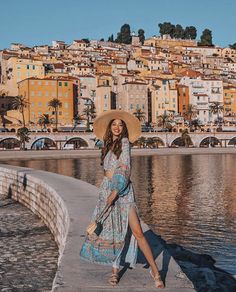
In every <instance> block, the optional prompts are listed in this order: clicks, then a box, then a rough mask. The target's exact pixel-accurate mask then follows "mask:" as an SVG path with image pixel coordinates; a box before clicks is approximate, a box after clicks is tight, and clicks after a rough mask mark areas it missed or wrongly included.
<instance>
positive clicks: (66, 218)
mask: <svg viewBox="0 0 236 292" xmlns="http://www.w3.org/2000/svg"><path fill="white" fill-rule="evenodd" d="M0 192H1V193H2V194H4V195H5V196H9V197H12V198H13V199H15V200H16V201H18V202H20V203H22V204H23V205H25V206H27V207H28V208H29V209H30V210H32V211H33V212H34V213H35V214H37V215H38V216H39V217H40V218H41V219H42V220H43V222H44V223H45V224H46V225H47V226H48V228H49V229H50V231H51V232H52V234H53V236H54V238H55V241H56V243H57V245H58V249H59V259H58V270H57V273H56V275H55V278H54V282H53V284H52V290H53V291H59V292H61V291H66V292H70V291H86V292H87V291H110V290H111V287H110V286H109V284H108V283H107V278H108V277H109V275H110V272H111V267H104V266H98V265H92V264H90V263H85V262H83V261H82V260H81V259H80V258H79V251H80V249H81V246H82V244H83V241H84V237H85V229H86V226H87V225H88V223H89V220H90V217H91V213H92V211H93V208H94V207H95V204H96V199H97V195H98V189H97V188H96V187H95V186H92V185H90V184H88V183H86V182H83V181H80V180H77V179H74V178H71V177H67V176H62V175H57V174H54V173H49V172H44V171H37V170H32V169H27V168H21V167H15V166H6V165H0ZM145 232H147V233H148V232H149V231H148V228H147V226H146V227H145ZM154 248H155V251H156V254H157V257H156V258H157V262H158V265H159V267H160V268H162V270H165V279H166V283H167V288H170V289H171V290H169V291H192V289H191V288H192V285H191V283H190V282H189V281H188V279H187V278H186V277H185V275H184V274H183V273H182V272H181V269H180V267H179V266H178V265H177V264H176V262H175V261H174V259H173V258H172V257H171V256H170V255H168V252H167V251H166V250H165V249H164V248H163V246H162V245H161V242H158V241H156V242H155V243H154ZM166 259H168V265H167V266H166ZM141 264H144V262H141ZM116 291H155V288H154V285H153V282H152V280H151V279H150V276H149V273H148V271H147V270H146V269H144V268H143V267H142V265H137V268H136V269H133V270H128V271H127V273H124V275H123V277H122V281H121V282H120V284H119V287H117V289H116ZM166 291H168V289H166Z"/></svg>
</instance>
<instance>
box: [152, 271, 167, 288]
mask: <svg viewBox="0 0 236 292" xmlns="http://www.w3.org/2000/svg"><path fill="white" fill-rule="evenodd" d="M150 275H151V276H152V278H153V280H154V282H155V286H156V287H157V288H165V285H164V283H163V281H162V279H161V276H160V274H159V272H157V273H156V275H155V276H154V275H153V273H152V271H151V270H150Z"/></svg>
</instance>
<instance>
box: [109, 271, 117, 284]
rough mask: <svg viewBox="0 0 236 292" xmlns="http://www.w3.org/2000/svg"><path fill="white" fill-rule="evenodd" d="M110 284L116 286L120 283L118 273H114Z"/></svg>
mask: <svg viewBox="0 0 236 292" xmlns="http://www.w3.org/2000/svg"><path fill="white" fill-rule="evenodd" d="M108 283H109V284H110V285H112V286H116V285H117V284H118V283H119V275H118V273H112V274H111V277H110V278H109V280H108Z"/></svg>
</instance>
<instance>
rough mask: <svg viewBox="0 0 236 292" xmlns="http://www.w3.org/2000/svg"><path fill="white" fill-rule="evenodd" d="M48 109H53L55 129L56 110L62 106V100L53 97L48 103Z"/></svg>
mask: <svg viewBox="0 0 236 292" xmlns="http://www.w3.org/2000/svg"><path fill="white" fill-rule="evenodd" d="M48 107H49V109H53V111H54V114H55V118H56V128H55V130H56V131H57V125H58V110H59V108H60V107H62V102H61V101H60V100H59V99H58V98H53V99H51V100H50V101H49V103H48Z"/></svg>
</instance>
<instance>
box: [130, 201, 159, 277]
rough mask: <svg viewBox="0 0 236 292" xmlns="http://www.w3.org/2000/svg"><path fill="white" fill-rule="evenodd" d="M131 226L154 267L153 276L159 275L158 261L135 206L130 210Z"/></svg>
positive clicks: (140, 246)
mask: <svg viewBox="0 0 236 292" xmlns="http://www.w3.org/2000/svg"><path fill="white" fill-rule="evenodd" d="M129 226H130V228H131V231H132V233H133V235H134V237H135V238H136V239H137V242H138V246H139V248H140V249H141V251H142V252H143V254H144V256H145V258H146V260H147V261H148V263H149V265H150V267H151V269H152V274H153V276H155V275H158V274H159V271H158V268H157V265H156V262H155V260H154V257H153V254H152V251H151V248H150V246H149V244H148V242H147V240H146V238H145V236H144V234H143V230H142V227H141V225H140V222H139V218H138V216H137V213H136V209H135V208H134V207H131V209H130V212H129Z"/></svg>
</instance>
